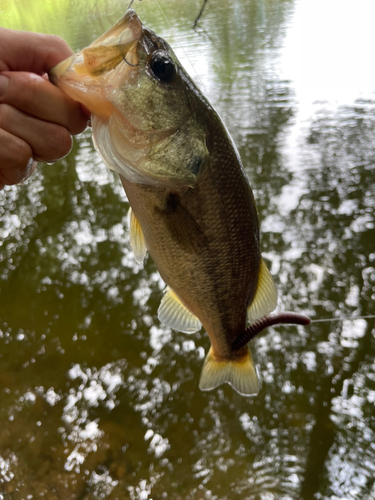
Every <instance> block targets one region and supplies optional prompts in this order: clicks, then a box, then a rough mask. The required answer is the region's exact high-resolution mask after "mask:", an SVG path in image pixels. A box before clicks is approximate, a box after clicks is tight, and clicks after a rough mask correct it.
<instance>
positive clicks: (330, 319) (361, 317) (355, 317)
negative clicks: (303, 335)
mask: <svg viewBox="0 0 375 500" xmlns="http://www.w3.org/2000/svg"><path fill="white" fill-rule="evenodd" d="M374 318H375V314H369V315H368V316H344V317H343V318H323V319H312V320H311V321H310V323H328V322H331V321H355V320H357V319H374Z"/></svg>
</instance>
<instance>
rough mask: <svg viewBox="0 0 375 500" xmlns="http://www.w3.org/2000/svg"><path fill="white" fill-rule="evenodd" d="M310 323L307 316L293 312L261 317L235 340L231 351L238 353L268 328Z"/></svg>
mask: <svg viewBox="0 0 375 500" xmlns="http://www.w3.org/2000/svg"><path fill="white" fill-rule="evenodd" d="M310 321H311V320H310V318H308V317H307V316H304V315H303V314H297V313H293V312H282V313H279V314H273V315H271V316H263V318H259V319H258V320H256V321H254V323H252V324H251V325H250V326H248V327H247V328H246V330H245V331H244V332H243V333H241V334H240V335H239V336H238V337H237V338H236V340H235V341H234V342H233V344H232V349H233V350H234V351H238V349H241V347H243V346H245V345H246V344H247V343H248V342H250V340H252V339H253V338H254V337H255V336H256V335H258V333H260V332H261V331H263V330H264V329H265V328H267V327H269V326H273V325H281V324H290V325H305V326H306V325H309V324H310Z"/></svg>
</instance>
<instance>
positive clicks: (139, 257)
mask: <svg viewBox="0 0 375 500" xmlns="http://www.w3.org/2000/svg"><path fill="white" fill-rule="evenodd" d="M128 218H129V228H130V244H131V247H132V249H133V253H134V258H135V260H136V261H137V262H138V264H143V260H144V258H145V257H146V252H147V248H146V242H145V238H144V236H143V231H142V228H141V225H140V223H139V222H138V219H137V218H136V216H135V215H134V212H133V210H132V208H131V207H130V209H129V212H128Z"/></svg>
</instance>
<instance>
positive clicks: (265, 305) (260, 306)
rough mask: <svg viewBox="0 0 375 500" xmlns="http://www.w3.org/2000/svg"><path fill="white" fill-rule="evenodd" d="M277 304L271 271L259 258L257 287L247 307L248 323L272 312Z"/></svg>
mask: <svg viewBox="0 0 375 500" xmlns="http://www.w3.org/2000/svg"><path fill="white" fill-rule="evenodd" d="M276 305H277V291H276V288H275V284H274V282H273V278H272V276H271V273H270V272H269V270H268V268H267V266H266V264H265V263H264V260H263V259H262V260H261V265H260V271H259V281H258V288H257V291H256V294H255V297H254V300H253V301H252V303H251V304H250V306H249V307H248V309H247V319H248V321H249V323H252V322H253V321H255V320H257V319H258V318H261V317H263V316H265V315H266V314H269V313H270V312H272V311H273V310H274V309H275V307H276Z"/></svg>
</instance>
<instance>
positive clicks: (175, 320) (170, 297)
mask: <svg viewBox="0 0 375 500" xmlns="http://www.w3.org/2000/svg"><path fill="white" fill-rule="evenodd" d="M158 318H159V320H160V321H161V322H162V323H163V324H164V325H166V326H169V327H170V328H172V329H173V330H177V331H178V332H184V333H195V332H197V331H198V330H200V329H201V327H202V323H201V322H200V321H199V319H198V318H197V317H196V316H195V315H194V314H193V313H192V312H190V311H189V310H188V309H187V308H186V307H185V306H184V304H183V303H182V302H181V301H180V299H179V298H178V297H177V295H176V294H175V293H174V292H173V291H172V290H171V289H170V288H169V287H167V288H166V289H165V294H164V297H163V298H162V299H161V303H160V306H159V309H158Z"/></svg>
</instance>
